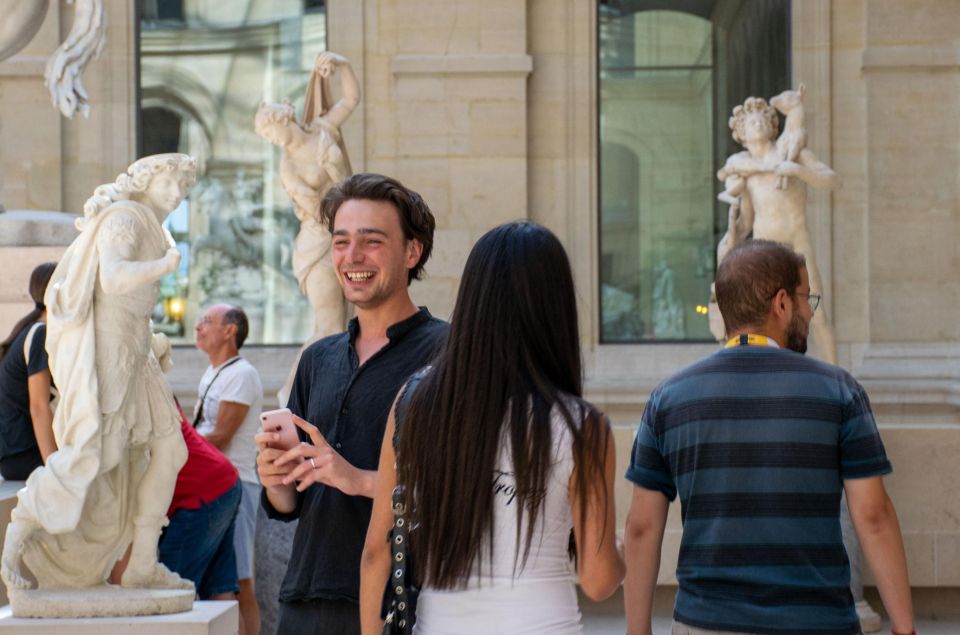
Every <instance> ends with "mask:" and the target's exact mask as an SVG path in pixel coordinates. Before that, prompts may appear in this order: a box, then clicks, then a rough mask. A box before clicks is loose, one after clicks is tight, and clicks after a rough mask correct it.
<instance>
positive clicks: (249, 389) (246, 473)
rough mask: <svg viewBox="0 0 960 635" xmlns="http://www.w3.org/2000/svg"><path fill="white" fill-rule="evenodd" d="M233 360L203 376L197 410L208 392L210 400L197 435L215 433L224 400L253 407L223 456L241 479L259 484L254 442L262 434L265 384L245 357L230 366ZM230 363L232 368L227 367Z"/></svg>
mask: <svg viewBox="0 0 960 635" xmlns="http://www.w3.org/2000/svg"><path fill="white" fill-rule="evenodd" d="M232 359H236V358H232ZM230 361H231V360H227V361H225V362H224V363H223V364H221V365H220V366H218V367H217V368H214V367H213V366H208V367H207V370H206V371H205V372H204V373H203V377H201V378H200V387H199V389H198V390H197V398H198V401H197V408H199V407H200V402H199V399H200V398H202V397H203V394H204V393H205V392H206V393H207V397H206V399H205V400H204V404H203V419H202V420H201V421H200V424H199V425H198V426H197V432H199V433H200V434H202V435H204V436H206V435H208V434H210V433H211V432H213V429H214V427H215V424H216V422H217V413H218V412H219V411H220V402H221V401H231V402H234V403H239V404H244V405H246V406H249V409H248V410H247V416H245V417H244V418H243V423H241V424H240V427H239V428H237V431H236V433H234V435H233V438H232V439H230V443H228V444H227V446H226V447H225V448H223V453H224V454H225V455H226V456H227V458H228V459H230V462H231V463H233V464H234V466H235V467H236V468H237V471H239V472H240V480H242V481H247V482H249V483H259V480H258V479H257V446H256V444H255V443H254V442H253V437H255V436H256V435H257V432H258V431H259V425H260V424H259V421H258V417H259V416H260V411H261V410H262V405H263V384H261V383H260V374H259V373H258V372H257V369H256V368H254V367H253V366H252V365H251V364H250V362H248V361H247V360H245V359H243V358H242V357H241V358H239V359H238V360H237V361H236V362H234V363H232V364H230ZM227 364H230V365H229V366H227ZM221 368H222V369H223V370H222V371H221V372H220V375H219V376H218V377H216V376H217V370H219V369H221ZM214 377H216V381H213V379H214ZM211 381H213V385H212V386H211V385H210V382H211ZM208 386H209V387H210V390H209V392H207V387H208ZM194 416H196V409H195V410H194Z"/></svg>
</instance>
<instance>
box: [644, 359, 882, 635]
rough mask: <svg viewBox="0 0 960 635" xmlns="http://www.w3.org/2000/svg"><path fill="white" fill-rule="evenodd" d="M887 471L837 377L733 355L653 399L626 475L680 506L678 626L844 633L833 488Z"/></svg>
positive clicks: (829, 371)
mask: <svg viewBox="0 0 960 635" xmlns="http://www.w3.org/2000/svg"><path fill="white" fill-rule="evenodd" d="M890 471H891V466H890V462H889V461H888V460H887V456H886V453H885V451H884V448H883V443H882V442H881V440H880V435H879V434H878V432H877V425H876V422H875V421H874V418H873V414H872V412H871V411H870V402H869V401H868V399H867V395H866V392H865V391H864V390H863V387H861V386H860V384H858V383H857V382H856V380H854V379H853V377H851V376H850V374H849V373H847V372H846V371H844V370H843V369H841V368H838V367H836V366H831V365H829V364H825V363H822V362H819V361H817V360H814V359H811V358H809V357H804V356H803V355H800V354H798V353H795V352H793V351H789V350H784V349H779V348H769V347H761V346H738V347H734V348H728V349H724V350H721V351H719V352H717V353H715V354H713V355H711V356H709V357H707V358H705V359H703V360H701V361H700V362H697V363H696V364H694V365H693V366H690V367H689V368H687V369H685V370H683V371H681V372H680V373H679V374H677V375H675V376H674V377H672V378H670V379H668V380H667V381H666V382H664V383H663V384H662V385H660V386H659V387H658V388H657V389H656V390H655V391H654V392H653V394H652V395H651V396H650V400H649V402H648V403H647V407H646V410H645V411H644V413H643V420H642V421H641V423H640V427H639V429H638V431H637V436H636V440H635V441H634V445H633V452H632V457H631V461H630V467H629V468H628V469H627V474H626V477H627V478H628V479H629V480H630V481H632V482H633V483H635V484H636V485H638V486H640V487H643V488H645V489H650V490H656V491H660V492H663V494H664V495H665V496H666V497H667V498H668V499H670V500H673V499H674V498H676V496H677V495H678V494H679V496H680V504H681V518H682V519H683V538H682V540H681V545H680V556H679V562H678V565H677V581H678V583H679V589H678V591H677V596H676V605H675V607H674V618H675V619H676V620H677V621H679V622H682V623H684V624H687V625H689V626H695V627H699V628H703V629H710V630H719V631H738V632H747V633H770V634H776V635H783V634H786V633H790V634H792V635H795V634H806V633H809V634H818V635H827V634H834V633H835V634H837V635H849V634H852V633H859V632H860V625H859V622H858V620H857V614H856V611H855V610H854V606H853V596H852V595H851V593H850V590H849V584H850V566H849V562H848V560H847V555H846V552H845V551H844V549H843V538H842V536H841V533H840V518H839V516H840V495H841V493H842V490H843V480H844V479H856V478H865V477H870V476H877V475H881V474H887V473H889V472H890Z"/></svg>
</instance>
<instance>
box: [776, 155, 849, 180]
mask: <svg viewBox="0 0 960 635" xmlns="http://www.w3.org/2000/svg"><path fill="white" fill-rule="evenodd" d="M797 159H798V161H797V162H796V163H795V162H793V161H784V162H783V163H781V164H780V165H779V166H778V167H777V170H776V173H777V175H778V176H794V177H796V178H798V179H800V180H802V181H804V182H805V183H807V185H811V186H813V187H815V188H819V189H826V190H835V189H837V188H839V187H840V185H841V182H840V177H839V176H837V173H836V172H834V171H833V170H832V169H830V166H828V165H827V164H826V163H824V162H822V161H821V160H820V159H818V158H817V156H816V155H815V154H814V153H813V152H810V150H807V149H806V148H804V149H803V150H801V151H800V156H799V157H797Z"/></svg>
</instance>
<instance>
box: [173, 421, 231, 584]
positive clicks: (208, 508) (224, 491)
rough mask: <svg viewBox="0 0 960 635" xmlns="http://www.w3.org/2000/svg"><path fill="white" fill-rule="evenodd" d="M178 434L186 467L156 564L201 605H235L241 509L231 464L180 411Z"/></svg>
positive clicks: (179, 482) (181, 471)
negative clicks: (182, 581) (188, 585)
mask: <svg viewBox="0 0 960 635" xmlns="http://www.w3.org/2000/svg"><path fill="white" fill-rule="evenodd" d="M177 407H178V409H179V404H177ZM180 429H181V431H182V432H183V440H184V441H185V442H186V444H187V462H186V463H185V464H184V466H183V467H182V468H181V469H180V473H179V474H178V475H177V485H176V487H175V488H174V490H173V500H171V501H170V509H169V510H168V511H167V518H169V519H170V524H169V525H168V526H167V528H166V529H164V531H163V535H162V536H161V537H160V558H159V559H160V562H162V563H163V564H165V565H166V566H167V568H168V569H170V570H171V571H174V572H176V573H178V574H180V576H181V577H183V578H186V579H188V580H192V581H193V583H194V585H196V587H197V595H198V596H199V597H200V599H201V600H236V599H237V593H239V592H240V587H239V585H238V583H237V560H236V555H235V553H234V550H233V530H234V522H235V520H236V517H237V508H238V507H239V506H240V496H241V489H240V476H239V474H238V472H237V468H235V467H234V466H233V464H232V463H231V462H230V459H228V458H227V457H225V456H224V455H223V454H222V453H221V452H220V451H219V450H217V449H216V448H215V447H213V446H212V445H210V443H209V442H207V441H206V440H205V439H204V438H203V437H202V436H200V435H199V434H198V433H197V431H196V430H194V429H193V426H191V425H190V424H189V423H187V419H186V418H185V417H184V416H183V411H182V410H180Z"/></svg>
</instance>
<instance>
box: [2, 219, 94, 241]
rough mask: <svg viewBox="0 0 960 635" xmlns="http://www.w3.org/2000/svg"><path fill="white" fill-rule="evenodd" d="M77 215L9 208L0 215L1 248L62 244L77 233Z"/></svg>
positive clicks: (70, 239)
mask: <svg viewBox="0 0 960 635" xmlns="http://www.w3.org/2000/svg"><path fill="white" fill-rule="evenodd" d="M77 218H79V216H77V215H76V214H68V213H66V212H48V211H40V210H10V211H7V212H3V213H2V214H0V247H63V246H66V245H69V244H70V243H71V242H73V239H74V238H76V237H77V235H78V234H79V233H80V232H79V231H78V230H77V228H76V226H75V225H74V222H75V221H76V220H77Z"/></svg>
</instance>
